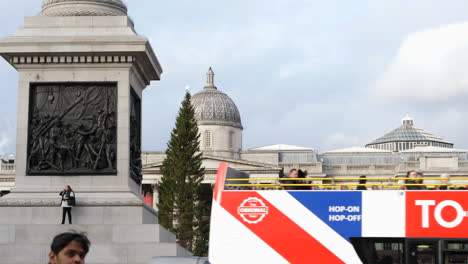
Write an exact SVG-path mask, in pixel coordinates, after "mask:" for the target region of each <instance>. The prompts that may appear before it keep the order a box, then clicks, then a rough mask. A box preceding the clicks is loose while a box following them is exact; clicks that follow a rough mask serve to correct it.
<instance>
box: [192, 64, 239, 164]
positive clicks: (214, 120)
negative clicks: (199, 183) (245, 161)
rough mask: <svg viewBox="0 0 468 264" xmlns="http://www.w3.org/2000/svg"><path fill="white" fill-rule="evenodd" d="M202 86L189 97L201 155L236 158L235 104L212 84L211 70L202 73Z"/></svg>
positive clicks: (237, 113) (237, 128)
mask: <svg viewBox="0 0 468 264" xmlns="http://www.w3.org/2000/svg"><path fill="white" fill-rule="evenodd" d="M206 78H207V79H206V86H205V87H204V88H203V90H201V91H200V92H198V93H196V94H194V95H193V97H192V105H193V107H194V109H195V119H196V120H197V123H198V130H199V131H200V135H201V145H200V149H201V150H202V151H203V153H204V154H205V155H211V156H219V157H226V158H234V159H239V158H240V151H241V150H242V130H243V127H242V122H241V117H240V114H239V110H238V109H237V106H236V104H235V103H234V101H232V99H231V98H229V96H227V95H226V94H225V93H223V92H221V91H219V90H218V88H217V87H216V86H215V85H214V72H213V70H212V69H211V68H210V69H209V70H208V73H207V74H206Z"/></svg>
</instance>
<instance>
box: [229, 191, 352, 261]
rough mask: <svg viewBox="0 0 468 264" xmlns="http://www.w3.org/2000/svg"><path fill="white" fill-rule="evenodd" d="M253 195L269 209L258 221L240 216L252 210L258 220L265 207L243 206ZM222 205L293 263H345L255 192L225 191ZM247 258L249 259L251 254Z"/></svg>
mask: <svg viewBox="0 0 468 264" xmlns="http://www.w3.org/2000/svg"><path fill="white" fill-rule="evenodd" d="M250 198H257V199H260V200H261V201H262V202H263V203H264V206H265V207H267V208H268V210H267V214H266V215H265V217H264V218H263V219H262V220H261V221H260V222H258V223H255V224H252V223H248V222H247V221H246V220H244V218H242V216H241V212H249V211H251V212H255V213H254V214H252V216H253V218H252V219H255V215H258V214H259V213H258V212H257V211H262V212H263V211H264V209H263V206H258V207H250V210H249V206H245V205H244V206H242V207H241V204H243V203H244V201H247V200H249V199H250ZM221 206H222V207H223V208H224V209H226V210H227V211H228V212H229V213H230V214H231V215H232V216H233V217H235V218H236V219H237V220H238V221H239V222H241V223H242V224H244V226H246V227H247V228H248V229H249V230H250V231H252V232H253V233H254V234H255V235H257V236H258V237H259V238H260V239H261V240H263V241H264V242H265V243H266V244H268V245H269V246H270V247H271V248H272V249H273V250H275V251H276V252H277V253H278V254H280V255H281V256H282V257H283V258H285V259H286V260H287V261H288V262H289V263H291V264H308V263H327V264H338V263H344V262H343V261H342V260H341V259H340V258H338V257H337V256H336V255H335V254H333V252H331V251H330V250H329V249H328V248H326V247H325V246H324V245H322V244H321V243H320V242H318V241H317V240H316V239H315V238H314V237H312V236H311V235H310V234H309V233H307V232H306V231H305V230H304V229H302V228H301V227H300V226H298V225H297V224H296V223H295V222H293V221H292V220H291V219H290V218H289V217H287V216H286V215H285V214H283V213H282V212H281V211H280V210H278V209H277V208H276V207H275V206H273V205H272V204H271V203H270V202H268V200H266V199H265V198H264V197H262V196H261V195H260V194H258V193H257V192H255V191H242V192H224V193H223V200H222V201H221ZM240 207H241V208H242V209H241V208H240ZM245 208H247V209H245ZM255 209H257V211H255ZM245 214H248V213H245ZM244 217H245V216H244ZM247 220H249V219H247ZM226 228H229V227H228V226H227V227H226ZM239 254H242V252H239ZM246 257H247V258H248V256H246Z"/></svg>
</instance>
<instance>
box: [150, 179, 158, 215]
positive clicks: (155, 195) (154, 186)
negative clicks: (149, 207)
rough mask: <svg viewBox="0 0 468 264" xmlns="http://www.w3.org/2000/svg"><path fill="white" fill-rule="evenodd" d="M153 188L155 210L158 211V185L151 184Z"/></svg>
mask: <svg viewBox="0 0 468 264" xmlns="http://www.w3.org/2000/svg"><path fill="white" fill-rule="evenodd" d="M151 187H152V188H153V208H154V209H157V208H158V203H159V190H158V185H157V184H151Z"/></svg>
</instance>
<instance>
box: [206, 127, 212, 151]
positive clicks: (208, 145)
mask: <svg viewBox="0 0 468 264" xmlns="http://www.w3.org/2000/svg"><path fill="white" fill-rule="evenodd" d="M212 147H213V144H212V140H211V131H210V130H206V131H205V148H207V149H210V148H212Z"/></svg>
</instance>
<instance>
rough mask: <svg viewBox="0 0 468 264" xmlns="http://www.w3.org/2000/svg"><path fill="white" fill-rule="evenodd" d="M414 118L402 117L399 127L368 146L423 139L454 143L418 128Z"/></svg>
mask: <svg viewBox="0 0 468 264" xmlns="http://www.w3.org/2000/svg"><path fill="white" fill-rule="evenodd" d="M413 124H414V120H413V119H412V118H411V117H409V115H406V117H405V118H403V119H402V125H401V126H400V127H398V128H397V129H395V130H393V131H391V132H390V133H387V134H385V135H384V136H382V137H380V138H378V139H376V140H374V141H372V142H371V143H369V144H367V145H366V147H367V146H371V145H376V144H382V143H390V142H410V141H412V142H421V141H433V142H439V143H445V144H449V145H450V144H451V145H453V144H452V143H450V142H448V141H446V140H444V139H442V138H440V137H437V136H434V135H433V134H431V133H429V132H426V131H424V130H423V129H420V128H416V127H414V126H413Z"/></svg>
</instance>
